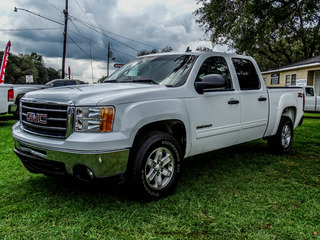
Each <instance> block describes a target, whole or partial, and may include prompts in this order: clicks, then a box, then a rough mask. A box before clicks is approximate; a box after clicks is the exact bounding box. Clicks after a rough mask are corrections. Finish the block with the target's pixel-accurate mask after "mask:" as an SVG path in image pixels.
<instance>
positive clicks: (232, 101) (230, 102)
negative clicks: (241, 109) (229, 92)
mask: <svg viewBox="0 0 320 240" xmlns="http://www.w3.org/2000/svg"><path fill="white" fill-rule="evenodd" d="M228 104H232V105H233V104H239V100H234V99H230V100H229V102H228Z"/></svg>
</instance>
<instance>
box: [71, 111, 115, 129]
mask: <svg viewBox="0 0 320 240" xmlns="http://www.w3.org/2000/svg"><path fill="white" fill-rule="evenodd" d="M113 117H114V108H113V107H77V108H76V117H75V131H76V132H111V131H112V125H113Z"/></svg>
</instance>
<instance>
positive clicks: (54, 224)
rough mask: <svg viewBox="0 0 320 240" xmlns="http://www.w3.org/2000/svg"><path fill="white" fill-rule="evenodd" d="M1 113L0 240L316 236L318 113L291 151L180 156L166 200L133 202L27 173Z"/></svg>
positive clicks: (260, 147)
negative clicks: (181, 160)
mask: <svg viewBox="0 0 320 240" xmlns="http://www.w3.org/2000/svg"><path fill="white" fill-rule="evenodd" d="M14 122H15V120H14V119H13V118H11V117H10V116H0V149H1V155H0V239H320V147H319V146H320V115H319V114H305V120H304V123H303V125H302V126H301V127H299V128H297V129H296V130H295V136H294V144H293V149H292V152H291V153H290V154H287V155H282V156H277V155H274V154H271V153H270V152H269V151H268V149H267V146H266V142H265V141H263V140H257V141H253V142H250V143H246V144H241V145H238V146H234V147H230V148H227V149H223V150H219V151H215V152H211V153H207V154H203V155H200V156H196V157H192V158H189V159H186V160H185V162H184V168H183V170H182V174H181V179H180V183H179V185H178V188H177V191H176V193H175V194H174V195H172V196H170V197H167V198H165V199H162V200H159V201H157V202H149V203H142V202H137V201H133V200H131V199H130V198H128V196H127V195H126V191H125V188H123V187H121V186H118V185H117V183H116V182H114V181H111V180H110V181H105V182H101V183H99V184H97V185H95V186H86V185H82V184H79V183H77V182H74V181H63V180H59V179H56V178H50V177H46V176H44V175H39V174H38V175H36V174H31V173H29V172H28V171H27V170H26V169H25V168H24V167H23V166H22V164H21V162H20V160H19V159H18V158H17V157H16V156H15V154H14V153H13V151H12V148H13V140H12V136H11V126H12V125H13V124H14Z"/></svg>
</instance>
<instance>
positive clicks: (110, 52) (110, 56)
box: [107, 42, 116, 77]
mask: <svg viewBox="0 0 320 240" xmlns="http://www.w3.org/2000/svg"><path fill="white" fill-rule="evenodd" d="M110 48H111V44H110V43H109V42H108V62H107V77H109V64H110V58H111V60H115V59H116V58H115V57H113V54H112V51H111V50H110Z"/></svg>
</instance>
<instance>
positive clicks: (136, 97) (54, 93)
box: [24, 83, 177, 106]
mask: <svg viewBox="0 0 320 240" xmlns="http://www.w3.org/2000/svg"><path fill="white" fill-rule="evenodd" d="M172 90H174V88H170V87H166V86H163V85H149V84H139V83H102V84H88V85H72V86H67V87H55V88H49V89H43V90H39V91H33V92H29V93H27V94H26V95H25V97H24V98H25V99H26V98H31V99H38V100H44V101H50V102H51V101H52V102H69V101H73V102H74V104H75V105H76V106H85V105H88V106H95V105H97V106H98V105H114V104H122V103H128V102H136V101H143V100H145V101H146V100H151V99H161V98H168V97H170V95H172V97H173V96H174V94H173V93H172V92H175V91H172ZM175 97H177V96H175Z"/></svg>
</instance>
